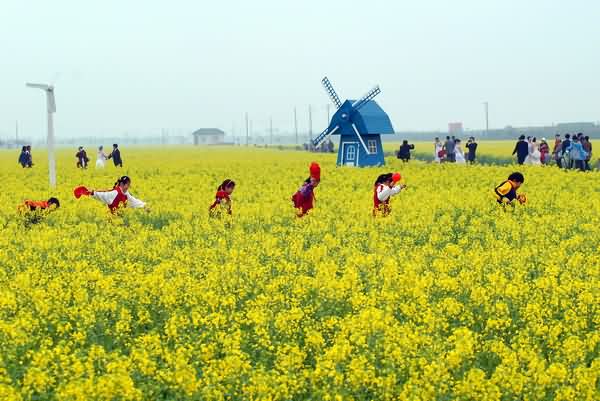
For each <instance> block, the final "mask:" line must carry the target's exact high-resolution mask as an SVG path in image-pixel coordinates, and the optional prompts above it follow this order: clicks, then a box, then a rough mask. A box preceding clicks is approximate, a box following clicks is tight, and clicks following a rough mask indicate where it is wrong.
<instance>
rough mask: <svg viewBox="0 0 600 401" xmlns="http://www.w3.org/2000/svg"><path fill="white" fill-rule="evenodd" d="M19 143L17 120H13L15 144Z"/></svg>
mask: <svg viewBox="0 0 600 401" xmlns="http://www.w3.org/2000/svg"><path fill="white" fill-rule="evenodd" d="M18 143H19V122H18V121H15V146H16V145H17V144H18Z"/></svg>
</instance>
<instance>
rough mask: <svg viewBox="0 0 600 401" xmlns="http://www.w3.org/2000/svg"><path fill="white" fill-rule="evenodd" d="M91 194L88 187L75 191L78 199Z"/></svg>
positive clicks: (74, 193)
mask: <svg viewBox="0 0 600 401" xmlns="http://www.w3.org/2000/svg"><path fill="white" fill-rule="evenodd" d="M91 194H92V193H91V192H90V191H89V190H88V189H87V188H86V187H77V188H75V189H74V190H73V195H75V197H76V198H77V199H79V198H81V197H82V196H89V195H91Z"/></svg>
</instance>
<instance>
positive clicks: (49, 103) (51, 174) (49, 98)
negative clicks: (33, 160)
mask: <svg viewBox="0 0 600 401" xmlns="http://www.w3.org/2000/svg"><path fill="white" fill-rule="evenodd" d="M25 85H26V86H27V87H28V88H36V89H41V90H43V91H44V92H46V110H47V112H48V138H47V144H48V181H49V183H50V188H54V187H56V160H55V158H54V117H53V115H54V113H56V100H55V99H54V86H52V85H47V84H32V83H27V84H25Z"/></svg>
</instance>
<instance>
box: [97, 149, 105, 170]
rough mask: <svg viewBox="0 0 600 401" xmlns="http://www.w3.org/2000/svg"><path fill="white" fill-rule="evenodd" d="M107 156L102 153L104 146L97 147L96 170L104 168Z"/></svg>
mask: <svg viewBox="0 0 600 401" xmlns="http://www.w3.org/2000/svg"><path fill="white" fill-rule="evenodd" d="M107 160H108V155H107V154H105V153H104V146H99V147H98V155H97V156H96V168H104V166H105V165H106V161H107Z"/></svg>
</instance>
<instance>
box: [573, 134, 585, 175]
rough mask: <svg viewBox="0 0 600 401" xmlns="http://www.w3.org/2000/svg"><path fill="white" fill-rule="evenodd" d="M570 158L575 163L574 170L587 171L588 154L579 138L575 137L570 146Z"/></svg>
mask: <svg viewBox="0 0 600 401" xmlns="http://www.w3.org/2000/svg"><path fill="white" fill-rule="evenodd" d="M568 151H569V157H570V159H571V160H572V162H573V166H574V168H576V169H577V170H580V171H585V159H586V158H587V156H588V155H587V152H586V151H585V149H584V148H583V145H582V144H581V142H580V141H579V137H578V136H573V140H572V141H571V145H570V146H569V149H568Z"/></svg>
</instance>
